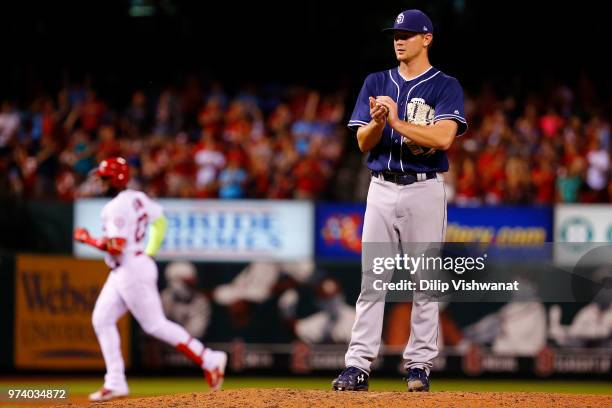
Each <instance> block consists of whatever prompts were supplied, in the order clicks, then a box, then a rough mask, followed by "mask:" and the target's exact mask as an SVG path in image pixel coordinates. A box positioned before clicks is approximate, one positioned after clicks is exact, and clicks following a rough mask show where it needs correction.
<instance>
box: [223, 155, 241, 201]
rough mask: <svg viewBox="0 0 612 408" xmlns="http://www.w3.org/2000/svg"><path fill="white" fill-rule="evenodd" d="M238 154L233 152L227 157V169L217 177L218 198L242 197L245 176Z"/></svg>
mask: <svg viewBox="0 0 612 408" xmlns="http://www.w3.org/2000/svg"><path fill="white" fill-rule="evenodd" d="M240 162H241V160H240V154H239V153H238V152H237V151H233V152H231V153H230V154H229V155H228V159H227V167H226V168H225V169H223V170H222V171H221V174H220V175H219V197H220V198H242V197H244V184H245V183H246V179H247V174H246V172H245V171H244V170H243V169H242V167H241V166H240Z"/></svg>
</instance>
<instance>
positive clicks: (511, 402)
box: [73, 388, 612, 408]
mask: <svg viewBox="0 0 612 408" xmlns="http://www.w3.org/2000/svg"><path fill="white" fill-rule="evenodd" d="M73 406H74V405H73ZM81 406H83V405H81ZM85 406H88V407H92V408H94V407H97V408H101V407H113V408H120V407H122V408H127V407H130V408H131V407H134V408H136V407H177V408H178V407H181V408H191V407H193V408H195V407H199V408H209V407H210V408H220V407H236V408H238V407H262V408H263V407H266V408H270V407H277V408H293V407H314V408H319V407H321V408H323V407H325V408H348V407H359V408H364V407H379V408H391V407H410V408H413V407H415V406H418V407H432V408H434V407H435V408H439V407H456V408H457V407H536V408H544V407H586V406H591V407H611V406H612V396H611V395H580V394H553V393H539V392H445V391H440V392H430V393H409V392H334V391H318V390H291V389H284V388H282V389H280V388H273V389H250V388H245V389H237V390H228V391H217V392H205V393H191V394H174V395H167V396H160V397H148V398H127V399H122V400H116V401H111V402H107V403H97V404H85Z"/></svg>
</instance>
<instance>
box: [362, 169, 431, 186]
mask: <svg viewBox="0 0 612 408" xmlns="http://www.w3.org/2000/svg"><path fill="white" fill-rule="evenodd" d="M372 177H376V178H381V179H383V180H386V181H390V182H392V183H395V184H399V185H402V186H407V185H409V184H412V183H416V182H417V181H425V180H431V179H434V178H436V177H437V173H436V172H435V171H429V172H427V173H416V172H409V173H393V172H390V171H372Z"/></svg>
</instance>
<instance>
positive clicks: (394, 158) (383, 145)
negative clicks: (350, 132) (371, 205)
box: [348, 67, 467, 173]
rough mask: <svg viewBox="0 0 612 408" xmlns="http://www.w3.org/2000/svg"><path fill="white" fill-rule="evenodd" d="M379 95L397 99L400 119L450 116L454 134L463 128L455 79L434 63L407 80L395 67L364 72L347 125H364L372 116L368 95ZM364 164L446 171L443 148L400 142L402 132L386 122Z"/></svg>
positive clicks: (428, 119) (426, 120)
mask: <svg viewBox="0 0 612 408" xmlns="http://www.w3.org/2000/svg"><path fill="white" fill-rule="evenodd" d="M383 95H387V96H389V97H391V98H392V99H393V100H394V101H395V102H396V103H397V112H398V116H399V118H400V119H402V120H405V121H408V122H411V123H415V124H419V125H430V124H433V123H435V122H437V121H439V120H445V119H450V120H454V121H455V122H457V124H458V130H457V136H461V135H462V134H464V133H465V131H466V130H467V122H466V120H465V113H464V108H463V89H462V88H461V85H460V84H459V81H457V80H456V79H455V78H453V77H451V76H448V75H445V74H444V73H443V72H441V71H439V70H438V69H436V68H434V67H431V68H429V69H428V70H427V71H425V72H423V73H422V74H421V75H419V76H418V77H416V78H413V79H411V80H409V81H406V80H405V79H404V78H403V77H402V76H401V75H400V73H399V69H398V68H393V69H390V70H388V71H382V72H375V73H373V74H370V75H368V76H367V78H366V79H365V81H364V84H363V87H362V88H361V91H360V92H359V97H358V98H357V103H356V104H355V109H354V110H353V114H352V115H351V120H350V121H349V123H348V126H349V128H351V129H354V130H356V129H357V128H359V127H360V126H363V125H367V124H368V123H369V122H370V120H372V118H371V117H370V102H369V100H368V98H369V97H370V96H372V97H374V98H376V97H377V96H383ZM408 136H409V135H408ZM367 164H368V167H369V168H370V169H372V170H376V171H394V172H405V171H415V172H417V173H425V172H429V171H436V172H445V171H448V157H447V156H446V152H444V151H442V150H434V149H430V148H428V147H422V146H419V145H417V144H415V143H411V142H404V143H402V136H401V135H400V134H399V133H397V132H395V131H394V130H393V129H391V127H390V126H389V125H386V126H385V128H384V130H383V133H382V137H381V139H380V142H379V143H378V144H377V145H376V146H375V147H374V148H373V149H372V150H371V151H370V152H369V154H368V159H367Z"/></svg>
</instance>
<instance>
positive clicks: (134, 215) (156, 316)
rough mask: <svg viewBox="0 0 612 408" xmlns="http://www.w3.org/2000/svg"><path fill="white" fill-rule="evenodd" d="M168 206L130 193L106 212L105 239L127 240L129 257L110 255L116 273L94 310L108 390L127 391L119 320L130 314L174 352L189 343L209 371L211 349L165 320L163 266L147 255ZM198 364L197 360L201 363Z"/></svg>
mask: <svg viewBox="0 0 612 408" xmlns="http://www.w3.org/2000/svg"><path fill="white" fill-rule="evenodd" d="M162 214H163V210H162V207H161V206H160V205H159V204H157V203H155V202H153V201H152V200H151V199H150V198H149V197H147V195H146V194H144V193H142V192H139V191H134V190H124V191H122V192H121V193H119V194H118V195H117V196H116V197H115V198H114V199H113V200H112V201H110V202H109V203H108V204H106V206H105V207H104V208H103V210H102V223H103V231H104V237H105V238H108V239H110V238H123V239H125V240H126V242H125V246H124V250H123V253H122V254H121V255H118V256H113V255H110V254H107V255H106V258H105V260H106V263H107V264H108V265H109V266H110V268H111V269H112V271H111V272H110V274H109V276H108V279H107V280H106V283H105V284H104V287H103V288H102V291H101V292H100V295H99V297H98V300H97V301H96V305H95V307H94V311H93V316H92V323H93V327H94V330H95V332H96V335H97V337H98V342H99V343H100V348H101V350H102V354H103V356H104V362H105V364H106V376H105V378H104V388H107V389H110V390H115V391H119V392H123V391H125V392H127V391H128V386H127V382H126V379H125V372H124V362H123V357H122V355H121V347H120V339H119V331H118V330H117V320H119V318H121V316H123V315H124V314H125V313H126V312H127V311H128V310H129V311H130V313H131V314H132V315H133V316H134V318H135V319H136V320H137V321H138V323H139V324H140V326H141V327H142V329H143V330H144V331H145V332H146V333H148V334H149V335H151V336H154V337H156V338H158V339H160V340H162V341H164V342H166V343H168V344H170V345H172V346H174V347H176V346H177V345H179V344H183V345H184V347H186V348H187V349H189V351H190V352H191V353H193V355H194V356H198V358H196V360H198V359H199V360H201V361H203V362H202V368H205V367H204V365H205V362H206V355H207V354H208V353H211V352H212V350H210V349H205V348H204V345H203V344H202V343H201V342H200V341H199V340H197V339H193V338H192V337H191V336H190V335H189V333H187V331H186V330H185V329H184V328H183V327H181V326H179V325H178V324H176V323H174V322H172V321H170V320H168V319H167V318H166V316H164V312H163V309H162V304H161V300H160V296H159V292H158V289H157V265H156V264H155V262H154V261H153V259H152V258H150V257H149V256H148V255H146V254H145V252H144V250H145V235H146V230H147V228H148V226H149V223H150V222H153V221H155V220H156V219H157V218H159V217H160V216H162ZM196 360H194V361H196Z"/></svg>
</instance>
